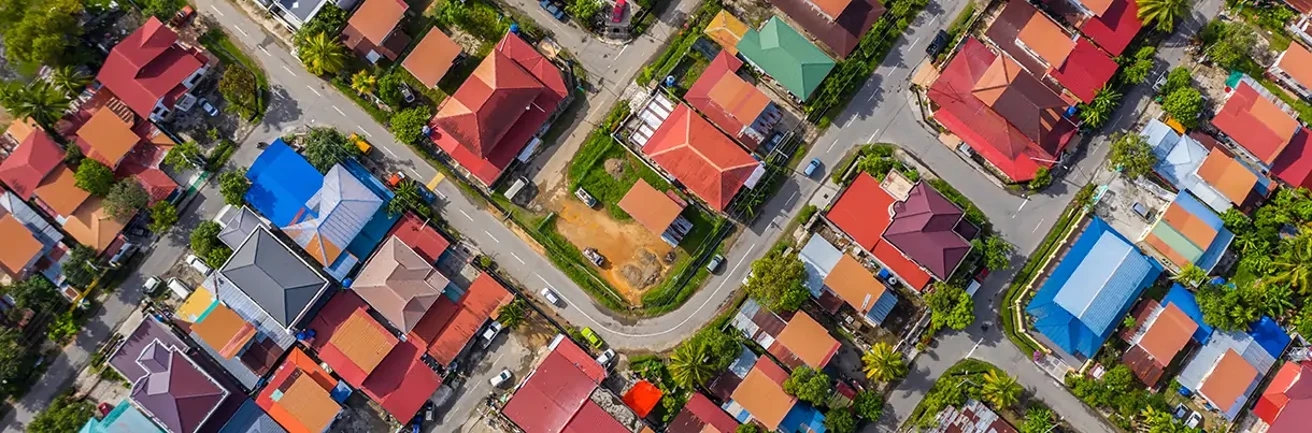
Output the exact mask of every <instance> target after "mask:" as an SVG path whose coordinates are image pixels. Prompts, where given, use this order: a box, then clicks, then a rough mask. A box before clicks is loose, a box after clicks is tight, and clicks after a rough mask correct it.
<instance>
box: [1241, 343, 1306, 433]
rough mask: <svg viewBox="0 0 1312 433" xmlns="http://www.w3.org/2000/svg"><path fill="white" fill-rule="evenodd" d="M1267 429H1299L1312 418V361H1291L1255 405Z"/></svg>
mask: <svg viewBox="0 0 1312 433" xmlns="http://www.w3.org/2000/svg"><path fill="white" fill-rule="evenodd" d="M1253 414H1254V415H1257V417H1258V418H1261V419H1262V421H1265V422H1266V423H1267V424H1268V425H1270V428H1268V429H1267V433H1296V432H1301V431H1303V430H1304V429H1306V426H1307V425H1308V423H1309V422H1312V362H1309V361H1301V362H1294V361H1287V362H1285V364H1284V365H1282V366H1280V370H1279V371H1278V372H1277V373H1276V375H1275V377H1274V378H1272V379H1271V384H1270V385H1268V386H1267V388H1266V391H1263V392H1262V397H1261V398H1260V399H1258V400H1257V405H1256V406H1254V407H1253Z"/></svg>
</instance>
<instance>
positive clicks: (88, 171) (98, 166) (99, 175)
mask: <svg viewBox="0 0 1312 433" xmlns="http://www.w3.org/2000/svg"><path fill="white" fill-rule="evenodd" d="M73 178H74V179H76V182H75V183H74V185H77V187H78V188H82V190H83V191H86V192H89V193H91V195H94V196H98V197H104V196H105V195H107V194H109V190H110V189H112V188H113V187H114V171H112V170H110V169H109V167H106V166H105V164H102V163H101V162H100V161H96V160H94V159H89V158H88V159H85V160H83V161H82V163H81V164H78V166H77V171H76V172H74V173H73Z"/></svg>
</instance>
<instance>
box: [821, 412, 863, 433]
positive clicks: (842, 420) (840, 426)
mask: <svg viewBox="0 0 1312 433" xmlns="http://www.w3.org/2000/svg"><path fill="white" fill-rule="evenodd" d="M825 428H826V429H827V430H828V431H831V432H834V433H852V432H855V431H856V417H853V416H852V412H849V411H848V410H846V409H835V410H831V411H829V413H827V414H825Z"/></svg>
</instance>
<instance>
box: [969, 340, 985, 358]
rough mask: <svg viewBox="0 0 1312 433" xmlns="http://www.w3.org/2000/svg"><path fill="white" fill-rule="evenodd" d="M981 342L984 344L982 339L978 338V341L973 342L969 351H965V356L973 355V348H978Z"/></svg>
mask: <svg viewBox="0 0 1312 433" xmlns="http://www.w3.org/2000/svg"><path fill="white" fill-rule="evenodd" d="M981 344H984V340H980V341H979V342H976V343H975V347H972V348H970V351H969V352H966V357H967V358H969V357H970V355H974V354H975V349H978V348H979V345H981Z"/></svg>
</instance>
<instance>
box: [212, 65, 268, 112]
mask: <svg viewBox="0 0 1312 433" xmlns="http://www.w3.org/2000/svg"><path fill="white" fill-rule="evenodd" d="M219 93H220V94H222V95H223V100H225V101H228V108H230V109H233V110H236V111H237V114H239V115H241V116H242V117H244V118H247V119H249V118H252V117H254V116H255V114H256V113H258V112H259V109H260V106H259V104H260V100H259V93H260V87H259V83H257V82H256V81H255V73H253V72H251V71H250V70H249V69H246V68H244V67H242V66H241V65H236V64H233V65H228V66H227V69H224V70H223V76H222V77H221V78H219Z"/></svg>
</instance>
